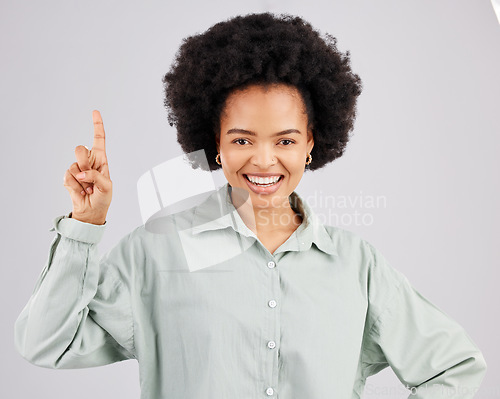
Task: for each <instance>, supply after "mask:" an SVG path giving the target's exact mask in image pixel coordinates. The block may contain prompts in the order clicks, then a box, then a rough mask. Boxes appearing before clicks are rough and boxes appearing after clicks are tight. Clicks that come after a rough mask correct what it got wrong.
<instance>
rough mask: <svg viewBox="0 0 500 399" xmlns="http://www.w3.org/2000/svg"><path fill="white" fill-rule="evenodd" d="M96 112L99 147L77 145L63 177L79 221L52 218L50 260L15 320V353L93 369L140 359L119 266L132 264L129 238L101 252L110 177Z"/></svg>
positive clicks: (38, 362)
mask: <svg viewBox="0 0 500 399" xmlns="http://www.w3.org/2000/svg"><path fill="white" fill-rule="evenodd" d="M93 116H94V126H95V139H94V147H96V148H97V150H96V151H94V150H95V148H93V149H92V150H91V151H88V150H87V149H86V148H85V147H83V146H79V147H77V149H76V151H75V153H76V154H77V160H78V162H77V163H75V164H73V165H72V167H71V168H70V169H69V170H68V171H67V172H66V175H65V183H64V184H65V187H67V188H68V191H69V192H70V195H71V198H72V200H73V212H72V214H73V216H75V212H76V214H77V217H78V219H77V218H76V217H75V218H71V217H70V216H71V214H70V215H68V216H60V217H58V218H56V219H55V220H54V227H53V228H52V229H51V230H52V231H55V232H56V233H57V234H56V237H55V238H54V240H53V241H52V244H51V246H50V251H49V256H48V260H47V263H46V265H45V267H44V269H43V271H42V273H41V275H40V276H39V279H38V281H37V283H36V286H35V289H34V291H33V294H32V295H31V297H30V299H29V301H28V303H27V304H26V306H25V307H24V309H23V310H22V312H21V314H20V315H19V317H18V319H17V320H16V324H15V345H16V348H17V350H18V352H19V353H20V354H21V355H22V356H23V357H24V358H25V359H26V360H28V361H29V362H31V363H33V364H35V365H38V366H42V367H48V368H81V367H93V366H100V365H103V364H108V363H113V362H116V361H120V360H125V359H130V358H134V357H135V353H134V344H133V315H132V304H131V298H130V285H129V283H130V281H128V280H127V276H126V273H124V272H123V271H120V272H119V271H118V270H120V269H121V270H126V269H127V268H128V267H129V264H130V262H132V261H131V259H130V258H129V256H128V254H129V252H128V251H129V248H128V242H127V241H128V238H127V237H125V238H123V239H122V240H121V241H120V243H119V244H118V245H117V246H116V247H115V248H113V250H112V251H110V252H108V253H107V254H106V255H105V256H104V257H103V259H101V260H99V257H98V250H97V244H98V242H99V241H100V239H101V237H102V235H103V233H104V230H105V228H106V225H105V218H106V212H107V209H108V207H109V202H110V200H111V180H110V179H109V170H108V168H107V162H105V160H106V157H105V153H104V129H103V128H102V119H101V118H100V114H99V113H98V112H97V111H94V115H93ZM83 150H85V152H86V155H85V154H84V151H83ZM82 154H83V155H85V156H82ZM82 170H83V171H85V173H86V175H87V177H86V178H85V179H84V180H85V181H83V180H81V181H80V182H79V181H78V180H77V178H76V177H75V175H76V174H77V173H80V172H81V171H82ZM89 187H90V188H91V190H90V194H89V193H88V192H87V194H85V191H84V190H85V189H87V188H89ZM82 192H83V193H82Z"/></svg>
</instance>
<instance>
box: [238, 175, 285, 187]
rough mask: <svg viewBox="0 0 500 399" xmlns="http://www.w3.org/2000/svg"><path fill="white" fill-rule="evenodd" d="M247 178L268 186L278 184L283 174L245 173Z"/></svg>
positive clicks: (254, 182) (256, 183)
mask: <svg viewBox="0 0 500 399" xmlns="http://www.w3.org/2000/svg"><path fill="white" fill-rule="evenodd" d="M244 176H245V178H246V179H247V180H248V181H249V182H251V183H253V184H255V185H258V186H267V185H273V184H276V183H277V182H278V181H279V180H280V179H281V178H282V177H283V175H268V176H261V175H253V174H252V175H246V174H245V175H244Z"/></svg>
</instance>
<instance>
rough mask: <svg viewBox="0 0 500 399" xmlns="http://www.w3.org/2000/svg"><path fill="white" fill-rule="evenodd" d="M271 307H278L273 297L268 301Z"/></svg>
mask: <svg viewBox="0 0 500 399" xmlns="http://www.w3.org/2000/svg"><path fill="white" fill-rule="evenodd" d="M268 305H269V307H270V308H275V307H276V301H275V300H274V299H271V300H270V301H269V303H268Z"/></svg>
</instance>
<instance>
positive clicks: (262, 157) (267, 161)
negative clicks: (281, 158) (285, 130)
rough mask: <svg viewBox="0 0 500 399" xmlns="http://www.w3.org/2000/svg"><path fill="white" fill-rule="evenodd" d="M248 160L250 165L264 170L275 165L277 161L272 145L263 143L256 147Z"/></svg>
mask: <svg viewBox="0 0 500 399" xmlns="http://www.w3.org/2000/svg"><path fill="white" fill-rule="evenodd" d="M250 162H251V163H252V165H254V166H256V167H258V168H260V169H264V170H266V169H269V167H270V166H273V165H276V163H277V162H278V161H277V159H276V154H275V153H274V146H268V145H263V146H258V147H256V150H255V152H254V153H253V154H252V158H251V160H250Z"/></svg>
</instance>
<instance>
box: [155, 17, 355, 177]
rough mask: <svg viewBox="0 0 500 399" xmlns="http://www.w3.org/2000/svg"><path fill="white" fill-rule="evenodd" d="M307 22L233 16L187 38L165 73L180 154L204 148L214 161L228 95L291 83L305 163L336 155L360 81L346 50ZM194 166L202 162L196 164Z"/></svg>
mask: <svg viewBox="0 0 500 399" xmlns="http://www.w3.org/2000/svg"><path fill="white" fill-rule="evenodd" d="M336 43H337V39H336V38H335V37H333V36H331V35H330V34H328V33H326V34H325V35H324V37H323V36H321V34H320V33H319V32H318V31H316V30H315V29H314V28H313V27H312V26H311V24H310V23H308V22H306V21H304V20H303V19H302V18H300V17H297V16H292V15H288V14H280V15H274V14H271V13H261V14H249V15H245V16H236V17H234V18H231V19H229V20H226V21H223V22H219V23H217V24H215V25H214V26H212V27H211V28H210V29H208V30H207V31H206V32H204V33H202V34H197V35H194V36H190V37H187V38H185V39H184V40H183V43H182V45H181V46H180V48H179V50H178V51H177V54H176V57H175V60H174V62H173V64H172V66H171V69H170V71H169V72H168V73H167V74H166V75H165V76H164V77H163V83H164V89H165V100H164V104H165V106H166V108H167V110H168V121H169V123H170V125H171V126H174V124H175V126H176V128H177V140H178V142H179V144H180V145H181V147H182V150H183V151H184V152H185V153H190V152H193V151H196V150H200V149H204V150H205V153H206V156H207V160H208V165H209V168H210V170H216V169H218V168H220V165H218V164H217V163H216V162H215V156H216V155H217V147H216V142H217V141H216V140H218V137H219V136H218V135H219V133H220V117H221V113H222V110H223V108H224V105H225V102H226V99H227V97H228V95H229V94H230V93H231V92H233V91H235V90H240V89H243V88H245V87H247V86H249V85H253V84H260V85H264V86H267V85H272V84H277V83H282V84H287V85H293V86H295V87H296V88H297V89H298V90H299V92H300V93H301V95H302V98H303V100H304V104H305V108H306V112H307V116H308V122H309V125H310V127H311V128H312V132H313V137H314V147H313V150H312V151H311V155H312V159H313V161H312V162H311V164H310V165H308V166H307V167H306V169H310V170H315V169H319V168H321V167H323V166H325V165H326V164H327V163H329V162H331V161H333V160H334V159H336V158H339V157H340V156H341V155H342V154H343V153H344V150H345V147H346V145H347V142H348V141H349V139H350V136H349V132H350V131H351V130H352V129H353V125H354V120H355V117H356V100H357V97H358V96H359V95H360V94H361V90H362V83H361V79H360V78H359V76H358V75H356V74H354V73H353V72H352V70H351V67H350V58H349V57H350V54H349V51H346V53H345V54H344V53H342V52H340V51H339V50H338V49H337V46H336ZM193 167H201V168H203V166H202V165H201V164H199V165H193Z"/></svg>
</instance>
